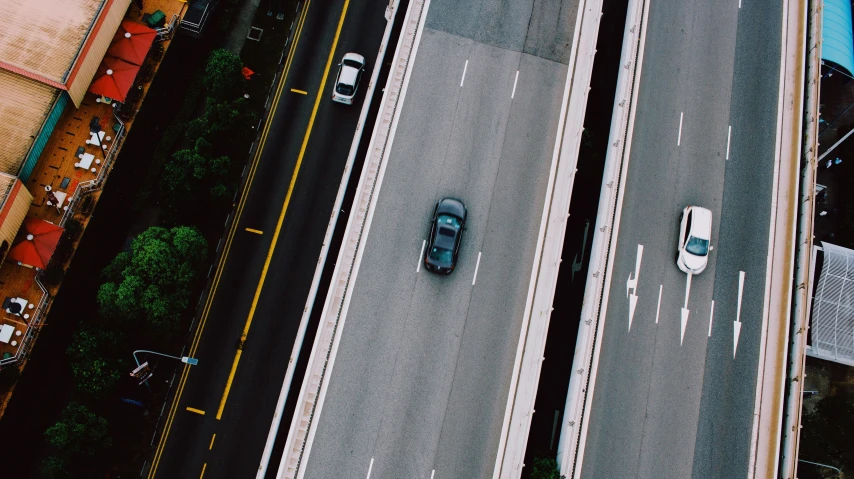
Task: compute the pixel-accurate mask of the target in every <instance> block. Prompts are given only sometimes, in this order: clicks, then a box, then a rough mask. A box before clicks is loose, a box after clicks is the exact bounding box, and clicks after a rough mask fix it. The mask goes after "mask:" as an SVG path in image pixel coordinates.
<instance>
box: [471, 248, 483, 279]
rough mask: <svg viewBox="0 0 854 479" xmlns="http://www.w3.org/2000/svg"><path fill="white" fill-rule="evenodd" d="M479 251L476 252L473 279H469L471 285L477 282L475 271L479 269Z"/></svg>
mask: <svg viewBox="0 0 854 479" xmlns="http://www.w3.org/2000/svg"><path fill="white" fill-rule="evenodd" d="M480 253H481V252H480V251H478V252H477V264H475V265H474V277H473V278H472V279H471V285H472V286H474V283H475V282H476V281H477V270H478V269H480Z"/></svg>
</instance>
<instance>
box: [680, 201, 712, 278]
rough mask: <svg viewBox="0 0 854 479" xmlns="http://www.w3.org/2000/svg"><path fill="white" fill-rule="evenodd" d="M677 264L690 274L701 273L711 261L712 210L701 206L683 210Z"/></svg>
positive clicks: (688, 207)
mask: <svg viewBox="0 0 854 479" xmlns="http://www.w3.org/2000/svg"><path fill="white" fill-rule="evenodd" d="M680 220H681V221H680V225H679V246H678V247H677V253H676V266H678V267H679V269H681V270H682V271H683V272H685V273H688V274H700V273H702V272H703V270H704V269H706V265H707V264H708V263H709V252H711V251H712V249H713V248H712V246H710V245H709V242H710V241H711V239H712V212H711V211H709V210H707V209H706V208H701V207H699V206H687V207H685V209H684V210H682V215H681V217H680Z"/></svg>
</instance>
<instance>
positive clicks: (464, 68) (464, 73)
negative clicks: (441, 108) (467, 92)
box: [460, 60, 469, 86]
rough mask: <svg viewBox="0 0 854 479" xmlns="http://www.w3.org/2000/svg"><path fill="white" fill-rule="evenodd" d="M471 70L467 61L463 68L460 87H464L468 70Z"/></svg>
mask: <svg viewBox="0 0 854 479" xmlns="http://www.w3.org/2000/svg"><path fill="white" fill-rule="evenodd" d="M468 68H469V61H468V60H466V64H465V66H463V77H462V78H460V86H463V82H464V81H466V70H468Z"/></svg>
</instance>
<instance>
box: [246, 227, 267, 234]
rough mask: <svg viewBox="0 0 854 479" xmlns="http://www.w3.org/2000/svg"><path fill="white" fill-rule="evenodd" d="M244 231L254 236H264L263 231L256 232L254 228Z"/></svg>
mask: <svg viewBox="0 0 854 479" xmlns="http://www.w3.org/2000/svg"><path fill="white" fill-rule="evenodd" d="M246 231H248V232H250V233H255V234H256V235H262V234H264V232H263V231H261V230H256V229H254V228H246Z"/></svg>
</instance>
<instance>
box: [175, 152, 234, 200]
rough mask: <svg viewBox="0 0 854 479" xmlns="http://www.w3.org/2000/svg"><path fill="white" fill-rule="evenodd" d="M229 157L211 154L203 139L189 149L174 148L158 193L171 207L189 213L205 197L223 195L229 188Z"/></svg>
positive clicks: (230, 186) (218, 197) (224, 195)
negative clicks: (175, 150)
mask: <svg viewBox="0 0 854 479" xmlns="http://www.w3.org/2000/svg"><path fill="white" fill-rule="evenodd" d="M230 165H231V159H230V158H229V157H227V156H214V155H213V154H212V148H211V146H210V143H208V142H207V140H205V139H204V138H199V139H198V140H197V141H196V146H195V147H194V148H193V149H184V150H180V151H177V152H176V153H175V155H174V156H173V159H172V161H170V162H169V163H167V164H166V168H165V169H164V175H163V181H162V182H161V196H162V199H163V201H164V203H165V204H166V205H168V206H169V207H171V208H172V209H174V210H178V211H184V212H192V211H194V210H195V209H196V208H198V207H199V206H200V205H202V204H204V203H205V202H206V201H207V200H209V199H211V198H213V199H221V198H224V197H227V196H228V195H229V194H230V193H231V192H232V190H233V188H232V185H231V183H230V182H229V178H228V172H229V167H230Z"/></svg>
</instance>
